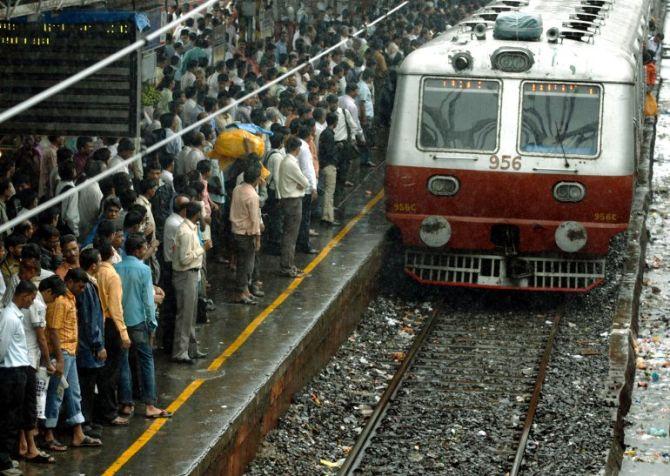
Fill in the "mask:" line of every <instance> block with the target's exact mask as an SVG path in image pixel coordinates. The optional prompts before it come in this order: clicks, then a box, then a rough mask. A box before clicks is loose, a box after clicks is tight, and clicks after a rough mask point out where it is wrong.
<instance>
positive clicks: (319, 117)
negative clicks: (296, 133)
mask: <svg viewBox="0 0 670 476" xmlns="http://www.w3.org/2000/svg"><path fill="white" fill-rule="evenodd" d="M312 117H313V118H314V121H315V122H316V124H315V129H316V132H315V134H314V144H315V145H316V153H317V155H318V154H319V139H320V138H321V133H322V132H323V131H325V130H326V128H327V127H328V124H326V110H325V109H323V108H320V107H317V108H315V109H314V111H313V112H312Z"/></svg>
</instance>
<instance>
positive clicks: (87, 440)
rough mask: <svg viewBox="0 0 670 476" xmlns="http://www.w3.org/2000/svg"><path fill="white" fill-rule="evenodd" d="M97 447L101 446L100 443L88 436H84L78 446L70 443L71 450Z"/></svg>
mask: <svg viewBox="0 0 670 476" xmlns="http://www.w3.org/2000/svg"><path fill="white" fill-rule="evenodd" d="M98 446H102V441H100V440H98V439H96V438H91V437H90V436H88V435H84V439H83V440H81V443H79V444H78V445H75V444H74V443H72V447H73V448H97V447H98Z"/></svg>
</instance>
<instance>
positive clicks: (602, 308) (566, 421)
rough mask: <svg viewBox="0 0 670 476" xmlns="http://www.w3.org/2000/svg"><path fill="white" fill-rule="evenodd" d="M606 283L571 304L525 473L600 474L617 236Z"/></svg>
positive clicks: (618, 261) (606, 441)
mask: <svg viewBox="0 0 670 476" xmlns="http://www.w3.org/2000/svg"><path fill="white" fill-rule="evenodd" d="M613 245H614V246H613V249H612V252H611V253H610V259H609V260H608V270H607V275H608V276H607V279H608V281H607V283H606V284H605V285H604V286H602V287H600V288H598V289H596V290H594V291H592V292H591V293H589V294H588V295H586V296H582V297H579V296H576V297H574V298H571V299H570V300H569V301H568V304H567V306H566V312H565V315H564V316H563V319H562V320H563V323H562V325H561V327H560V330H559V332H558V335H557V336H556V341H555V343H554V349H553V352H552V356H551V362H550V367H549V370H548V372H547V376H546V378H545V382H544V387H543V389H542V398H541V400H540V404H539V407H538V412H537V415H536V416H535V424H534V426H533V429H532V431H531V433H530V437H529V443H528V446H527V449H526V455H525V459H524V465H525V468H524V471H522V474H534V475H535V474H537V475H539V474H542V475H566V474H575V475H577V474H579V475H586V474H589V475H590V474H598V473H599V472H600V470H601V469H602V465H603V462H604V461H605V460H606V459H607V451H608V450H609V447H610V444H611V412H612V411H613V409H612V408H609V407H608V405H607V403H606V402H605V400H604V390H605V389H604V382H605V378H606V377H607V373H608V371H609V360H608V334H609V331H610V329H611V325H612V313H613V311H614V304H615V298H616V293H617V289H618V284H619V278H620V276H621V266H622V264H623V258H624V257H623V252H622V250H623V249H624V239H623V237H617V239H616V240H615V242H614V243H613Z"/></svg>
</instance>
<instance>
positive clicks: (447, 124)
mask: <svg viewBox="0 0 670 476" xmlns="http://www.w3.org/2000/svg"><path fill="white" fill-rule="evenodd" d="M499 98H500V83H498V82H497V81H483V80H476V79H474V80H470V79H468V80H466V79H426V80H425V81H424V83H423V103H422V106H421V130H420V132H419V145H420V146H421V147H422V148H427V149H441V150H445V149H446V150H466V151H482V152H493V151H495V150H496V149H497V148H498V109H499Z"/></svg>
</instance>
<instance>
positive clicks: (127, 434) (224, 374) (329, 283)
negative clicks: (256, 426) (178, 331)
mask: <svg viewBox="0 0 670 476" xmlns="http://www.w3.org/2000/svg"><path fill="white" fill-rule="evenodd" d="M357 174H358V173H357ZM355 175H356V174H355ZM355 178H356V180H355V181H356V183H357V184H358V185H357V186H356V187H355V188H353V189H350V191H349V195H348V198H347V199H346V203H345V205H346V206H341V209H345V210H344V213H345V215H344V216H343V217H342V218H343V219H342V223H343V225H342V227H340V228H327V227H321V226H319V225H318V224H315V225H314V228H316V229H317V230H318V231H319V232H320V236H319V237H318V238H314V239H313V245H314V246H315V247H317V248H319V249H323V252H322V253H321V254H319V255H317V256H314V255H305V254H300V253H299V254H297V261H298V262H297V265H298V266H299V267H301V268H303V269H305V270H306V271H307V272H308V274H307V276H306V277H305V278H304V279H302V280H300V279H298V280H291V279H287V278H282V277H279V276H278V275H277V273H276V270H278V266H279V264H278V257H275V256H268V255H263V256H262V264H261V267H262V269H263V272H262V279H263V281H264V282H265V291H266V293H267V294H266V296H265V297H264V298H263V299H262V300H261V302H260V304H259V305H258V306H243V305H236V304H230V303H227V302H226V298H227V292H226V291H227V289H226V288H227V284H226V283H228V282H230V280H231V276H230V270H228V269H227V268H225V267H224V266H223V265H217V264H211V265H210V273H209V281H210V282H211V283H212V284H213V286H212V290H211V293H210V297H211V298H212V299H213V300H214V302H215V304H216V305H217V310H216V311H214V312H212V313H210V314H209V318H210V322H209V323H208V324H204V325H199V326H198V329H197V334H198V338H199V340H200V342H201V347H202V350H205V351H208V352H209V356H208V358H206V359H204V360H201V361H199V363H198V364H197V365H194V366H185V365H181V366H180V365H178V364H173V363H170V362H169V360H168V358H167V356H166V355H165V354H163V353H162V352H161V351H156V352H155V359H156V380H157V387H158V399H159V405H161V406H163V407H165V406H168V409H169V410H170V411H174V412H175V415H174V417H173V418H172V419H171V420H158V421H154V422H152V421H150V420H146V419H144V418H143V417H142V415H143V411H144V408H143V405H141V404H139V405H137V408H136V414H135V415H134V416H133V418H132V419H131V424H130V426H129V427H127V428H104V430H103V435H102V436H103V437H102V439H103V447H102V448H96V449H70V450H69V451H67V452H65V453H62V454H58V455H56V458H57V464H56V465H53V466H37V465H27V464H22V469H23V471H24V474H26V475H40V476H42V475H58V476H60V475H100V474H104V475H105V476H111V475H113V474H124V475H128V474H133V475H137V474H142V475H147V474H151V475H159V476H163V475H165V476H172V475H177V474H188V473H189V472H190V471H191V470H192V469H193V468H195V467H197V466H198V464H200V462H202V461H203V460H204V459H206V458H207V457H208V455H209V453H211V450H212V447H213V446H214V445H215V444H216V443H217V441H218V440H219V439H220V438H221V435H222V434H223V433H224V432H225V431H226V429H227V428H229V426H230V424H231V422H232V421H233V420H234V419H235V418H236V417H237V416H238V415H239V414H240V413H241V412H242V411H243V408H244V407H245V405H247V404H248V403H249V402H251V401H253V400H254V399H255V398H257V392H258V391H259V388H261V387H262V386H263V385H264V383H265V382H266V381H267V380H268V376H269V375H272V374H273V373H274V372H275V371H276V368H277V365H279V363H280V362H282V361H283V359H285V358H286V356H287V355H289V354H290V353H291V352H293V351H294V349H295V348H296V347H297V346H299V345H300V343H301V341H302V339H303V338H304V336H305V334H306V333H307V332H309V331H310V329H312V327H313V326H315V325H317V322H318V320H319V316H320V315H321V313H322V312H324V309H325V308H327V307H328V306H329V304H330V303H331V302H333V299H334V296H335V295H336V293H338V292H339V290H341V289H342V286H343V285H344V283H346V282H348V281H349V280H351V279H352V277H353V275H354V274H356V272H357V269H358V267H359V266H360V263H361V262H363V261H365V260H366V259H367V257H368V255H369V254H370V253H371V250H372V249H374V248H375V247H378V246H379V245H380V243H381V242H382V241H383V239H384V234H385V232H386V230H387V228H388V224H387V222H386V220H385V218H384V214H383V201H382V200H381V198H382V196H383V194H382V193H381V192H380V191H381V189H382V181H383V166H380V167H379V168H378V169H376V170H369V169H365V170H362V171H361V172H360V174H358V175H357V177H355ZM61 441H63V442H64V443H66V444H67V443H69V441H70V438H69V435H63V439H62V440H61Z"/></svg>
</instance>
